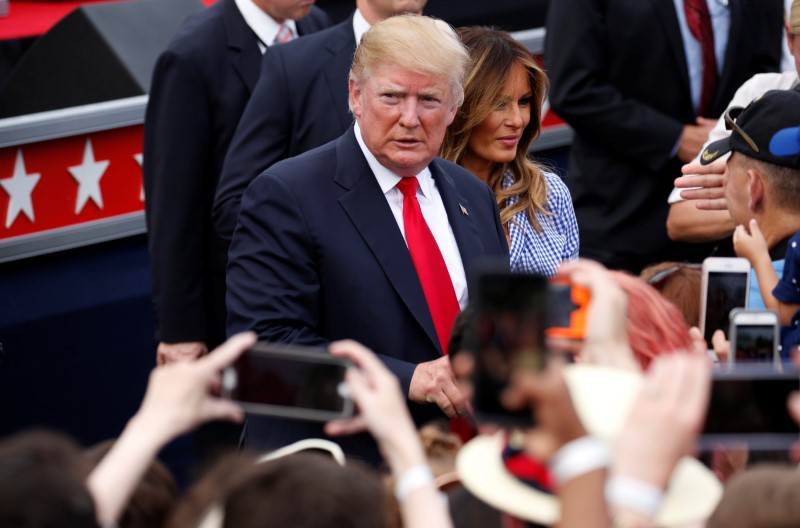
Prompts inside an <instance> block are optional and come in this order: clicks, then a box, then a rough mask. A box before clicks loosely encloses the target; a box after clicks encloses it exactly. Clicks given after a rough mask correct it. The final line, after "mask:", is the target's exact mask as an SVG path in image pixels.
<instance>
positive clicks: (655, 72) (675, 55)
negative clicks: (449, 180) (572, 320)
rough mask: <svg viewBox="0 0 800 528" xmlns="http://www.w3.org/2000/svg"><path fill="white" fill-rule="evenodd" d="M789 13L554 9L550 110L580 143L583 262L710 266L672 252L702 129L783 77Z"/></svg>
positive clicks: (570, 178) (568, 2)
mask: <svg viewBox="0 0 800 528" xmlns="http://www.w3.org/2000/svg"><path fill="white" fill-rule="evenodd" d="M782 13H783V2H782V1H781V0H759V1H751V0H729V1H724V0H608V1H604V2H600V1H596V0H558V1H557V2H551V3H550V8H549V12H548V22H547V37H546V43H545V44H546V48H545V62H546V65H547V71H548V74H549V75H550V79H551V86H552V90H551V93H550V103H551V105H552V107H553V110H554V111H555V112H557V113H558V114H559V115H560V116H561V117H563V118H564V119H565V120H566V121H567V122H568V123H569V124H570V125H571V126H572V127H573V128H574V130H575V134H576V135H575V140H574V142H573V145H572V150H571V158H570V166H569V174H568V175H567V177H566V178H565V179H566V182H567V185H568V186H569V188H570V192H571V193H572V197H573V199H574V203H575V213H576V216H577V218H578V223H579V226H580V230H581V255H582V256H585V257H589V258H593V259H596V260H599V261H601V262H603V263H604V264H606V265H607V266H609V267H612V268H624V269H628V270H630V271H634V272H638V271H639V270H640V269H641V268H642V267H643V266H644V265H646V264H648V263H651V262H657V261H662V260H668V259H678V260H683V259H686V258H689V259H693V260H694V259H702V257H703V256H707V252H708V251H709V248H707V247H703V248H697V245H692V246H688V245H678V244H675V243H672V242H670V241H669V239H668V237H667V231H666V228H665V222H666V218H667V212H668V204H667V196H668V195H669V193H670V191H671V187H672V182H673V180H674V179H675V176H676V175H679V174H680V166H681V164H682V162H686V161H689V160H690V159H691V158H693V157H694V156H695V155H697V153H698V152H699V150H700V147H701V146H702V144H703V142H704V141H705V139H706V137H707V133H708V130H709V129H710V126H711V125H712V122H711V121H707V120H704V119H699V120H698V118H716V117H718V116H719V115H720V113H721V112H722V110H723V109H724V108H725V105H726V104H727V102H728V101H729V100H730V99H731V97H732V96H733V94H734V92H735V91H736V89H737V88H738V87H739V86H740V85H741V84H742V83H743V82H744V81H746V80H747V79H749V78H750V77H751V76H752V75H754V74H755V73H759V72H765V71H775V70H776V69H777V68H778V65H779V61H780V54H781V51H780V46H781V28H782ZM693 24H698V26H699V27H703V26H702V24H705V26H704V27H705V30H703V31H698V30H696V29H695V28H696V27H697V26H693ZM695 32H697V35H699V37H698V36H695ZM726 42H727V44H726ZM690 248H693V249H690Z"/></svg>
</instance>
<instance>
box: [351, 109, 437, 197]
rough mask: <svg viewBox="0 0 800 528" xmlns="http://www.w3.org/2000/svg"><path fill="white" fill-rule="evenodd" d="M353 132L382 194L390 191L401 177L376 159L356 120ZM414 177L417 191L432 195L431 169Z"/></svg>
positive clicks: (424, 194)
mask: <svg viewBox="0 0 800 528" xmlns="http://www.w3.org/2000/svg"><path fill="white" fill-rule="evenodd" d="M355 133H356V141H358V146H359V147H360V148H361V152H362V153H363V154H364V157H365V158H367V164H368V165H369V168H370V169H372V174H374V175H375V179H376V180H378V185H380V186H381V192H383V194H386V193H388V192H390V191H391V190H392V189H394V188H395V187H396V186H397V183H398V182H399V181H400V180H401V179H403V177H402V176H398V175H397V174H395V173H394V172H392V171H390V170H389V169H387V168H386V167H384V166H383V165H381V164H380V162H379V161H378V159H377V158H376V157H375V156H374V155H373V154H372V152H371V151H370V150H369V149H368V148H367V145H366V144H365V143H364V138H362V137H361V127H359V126H358V122H357V121H356V124H355ZM416 178H417V181H419V192H421V193H422V195H423V196H426V197H428V198H430V197H431V196H432V195H431V192H432V191H431V185H433V177H432V176H431V170H430V169H429V168H428V167H425V168H424V169H423V170H422V172H420V173H419V174H417V176H416ZM398 192H399V191H398Z"/></svg>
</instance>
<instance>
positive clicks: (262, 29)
mask: <svg viewBox="0 0 800 528" xmlns="http://www.w3.org/2000/svg"><path fill="white" fill-rule="evenodd" d="M235 2H236V7H238V8H239V12H240V13H241V14H242V17H243V18H244V21H245V23H246V24H247V25H248V26H249V27H250V29H252V30H253V32H254V33H255V34H256V37H258V49H260V50H261V53H264V52H265V51H267V46H269V45H271V44H272V43H273V42H275V37H277V36H278V31H280V30H281V25H280V24H279V23H278V22H276V21H275V19H274V18H272V17H271V16H269V15H268V14H266V13H265V12H264V11H263V10H262V9H261V8H260V7H258V6H257V5H256V4H255V3H254V2H253V0H235ZM284 24H285V25H286V26H288V27H289V29H291V30H292V35H294V37H295V38H296V37H297V25H296V24H295V22H294V20H291V19H288V18H287V19H286V21H284Z"/></svg>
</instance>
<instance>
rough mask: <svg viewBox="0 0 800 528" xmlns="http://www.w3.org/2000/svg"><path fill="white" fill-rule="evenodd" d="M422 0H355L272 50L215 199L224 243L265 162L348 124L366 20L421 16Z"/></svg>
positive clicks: (331, 134) (216, 219)
mask: <svg viewBox="0 0 800 528" xmlns="http://www.w3.org/2000/svg"><path fill="white" fill-rule="evenodd" d="M425 2H426V0H356V11H355V13H353V16H352V17H350V18H349V19H347V20H345V21H344V22H341V23H339V24H337V25H335V26H333V27H331V28H329V29H327V30H325V31H321V32H319V33H318V34H315V35H313V36H312V37H310V38H305V39H301V40H298V41H297V42H292V43H290V44H288V45H286V46H281V47H278V48H275V49H272V50H270V52H269V53H267V54H266V55H265V57H264V62H263V64H262V66H261V72H262V73H261V77H260V79H259V82H258V84H257V85H256V87H255V89H254V91H253V97H252V98H251V99H250V102H249V104H248V105H247V108H246V109H245V111H244V114H243V115H242V120H241V123H240V125H239V128H238V129H237V130H236V134H235V135H234V138H233V141H232V142H231V147H230V151H229V153H228V156H227V158H226V159H225V164H224V167H223V170H222V177H221V178H220V183H219V186H218V188H217V196H216V198H215V200H214V223H215V226H216V228H217V231H218V233H219V234H220V235H221V236H222V237H223V238H224V239H226V240H230V238H231V235H232V234H233V228H234V227H235V226H236V216H237V215H238V213H239V201H240V200H241V197H242V193H244V190H245V189H246V188H247V186H248V185H249V184H250V182H251V181H253V178H255V177H256V176H258V175H259V174H260V173H261V172H262V171H264V170H265V169H266V168H267V167H269V166H270V165H272V164H273V163H276V162H278V161H280V160H282V159H286V158H289V157H292V156H297V155H298V154H302V153H303V152H306V151H307V150H310V149H312V148H315V147H318V146H320V145H323V144H325V143H327V142H328V141H331V140H333V139H336V138H337V137H339V136H340V135H342V133H343V132H344V131H345V130H347V128H348V127H349V126H350V125H351V124H352V123H353V117H352V116H351V115H350V112H349V111H348V108H347V72H348V71H349V69H350V63H351V62H352V60H353V52H354V51H355V49H356V42H358V41H359V40H360V39H361V35H362V34H363V33H364V32H365V31H366V30H367V29H369V27H370V25H372V24H374V23H376V22H378V21H379V20H383V19H384V18H388V17H390V16H393V15H398V14H401V13H417V14H419V13H421V12H422V8H423V7H424V5H425Z"/></svg>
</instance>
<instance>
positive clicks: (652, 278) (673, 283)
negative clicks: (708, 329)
mask: <svg viewBox="0 0 800 528" xmlns="http://www.w3.org/2000/svg"><path fill="white" fill-rule="evenodd" d="M701 275H702V270H701V268H700V266H697V265H689V264H685V263H681V262H661V263H659V264H653V265H651V266H647V267H646V268H645V269H643V270H642V272H641V273H640V274H639V277H641V278H642V279H643V280H645V281H646V282H647V283H648V284H650V285H652V286H653V287H654V288H655V289H656V290H658V291H659V292H661V295H662V296H663V297H664V298H665V299H666V300H668V301H670V302H672V303H674V304H675V306H677V307H678V309H679V310H680V311H681V313H682V314H683V319H684V320H685V321H686V324H687V325H689V326H699V325H700V282H701Z"/></svg>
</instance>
